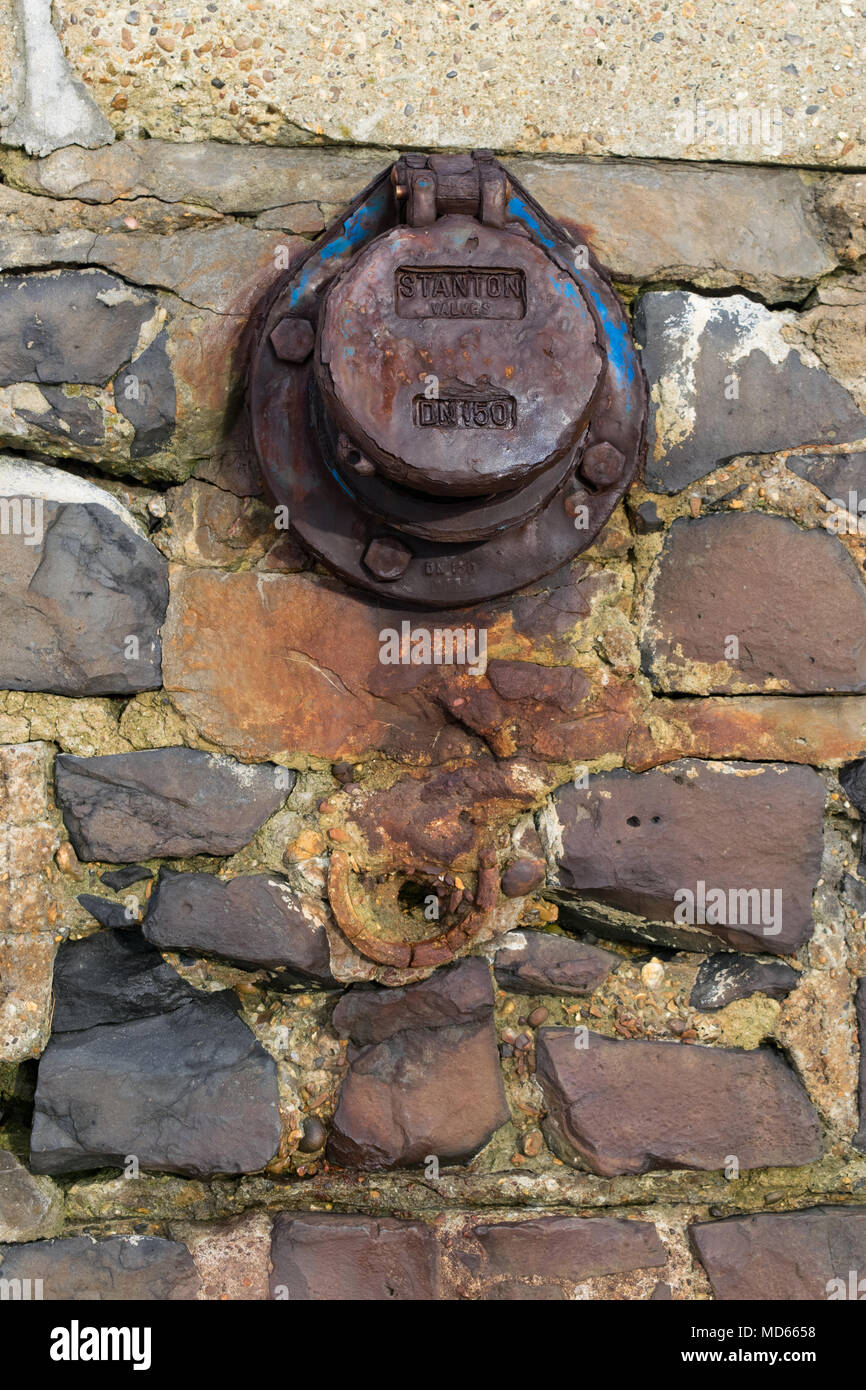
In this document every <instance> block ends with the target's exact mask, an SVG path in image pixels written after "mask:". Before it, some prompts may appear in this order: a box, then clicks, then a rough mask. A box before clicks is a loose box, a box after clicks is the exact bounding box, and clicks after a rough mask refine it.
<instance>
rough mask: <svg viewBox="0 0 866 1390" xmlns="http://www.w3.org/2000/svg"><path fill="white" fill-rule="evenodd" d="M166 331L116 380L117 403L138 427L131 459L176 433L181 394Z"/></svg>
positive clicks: (143, 454) (148, 450) (154, 449)
mask: <svg viewBox="0 0 866 1390" xmlns="http://www.w3.org/2000/svg"><path fill="white" fill-rule="evenodd" d="M167 342H168V334H167V333H166V332H165V330H163V332H162V333H160V334H158V336H157V337H156V338H154V340H153V342H152V343H151V344H150V347H148V348H145V350H144V352H143V353H142V354H141V356H140V357H136V359H135V361H134V362H131V363H130V365H129V366H128V367H127V368H126V370H125V371H123V372H120V373H118V375H117V377H116V378H115V381H114V404H115V405H116V406H117V408H118V410H119V411H120V413H121V415H124V416H125V417H126V419H127V420H128V421H129V423H130V424H131V425H132V427H133V429H134V430H135V435H134V438H133V441H132V444H131V445H130V447H129V456H130V458H133V459H137V458H146V457H147V456H148V454H155V453H156V451H157V449H161V448H162V447H163V446H164V445H165V444H167V443H168V441H169V439H170V438H171V436H172V434H173V433H174V422H175V411H176V409H177V393H176V391H175V387H174V377H173V376H172V371H171V364H170V362H169V360H168V352H167V351H166V344H167Z"/></svg>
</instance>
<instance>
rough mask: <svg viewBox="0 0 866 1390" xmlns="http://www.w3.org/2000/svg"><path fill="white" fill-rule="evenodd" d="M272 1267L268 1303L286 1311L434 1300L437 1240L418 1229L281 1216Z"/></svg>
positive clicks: (407, 1224)
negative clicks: (298, 1306) (281, 1303)
mask: <svg viewBox="0 0 866 1390" xmlns="http://www.w3.org/2000/svg"><path fill="white" fill-rule="evenodd" d="M271 1260H272V1261H273V1272H272V1273H271V1297H272V1298H274V1299H286V1298H287V1299H288V1300H289V1302H290V1303H291V1302H296V1301H298V1300H300V1301H302V1302H309V1301H321V1300H328V1301H335V1300H340V1301H343V1300H351V1301H353V1302H355V1301H358V1302H370V1301H373V1300H375V1301H378V1302H390V1301H391V1300H394V1301H402V1302H407V1301H412V1302H426V1301H429V1300H430V1299H435V1298H438V1296H439V1273H438V1256H437V1247H436V1239H435V1236H434V1234H433V1232H432V1230H430V1228H429V1227H427V1226H425V1225H424V1224H423V1223H422V1222H420V1221H397V1220H394V1219H393V1218H391V1217H381V1218H379V1219H378V1220H376V1219H374V1218H373V1217H369V1216H338V1215H336V1214H334V1215H319V1214H318V1213H317V1214H315V1215H313V1214H310V1215H305V1216H292V1215H291V1214H290V1213H289V1212H280V1213H279V1215H278V1216H276V1217H275V1219H274V1230H273V1238H272V1242H271Z"/></svg>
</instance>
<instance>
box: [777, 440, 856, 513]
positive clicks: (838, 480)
mask: <svg viewBox="0 0 866 1390" xmlns="http://www.w3.org/2000/svg"><path fill="white" fill-rule="evenodd" d="M785 467H786V468H790V470H791V472H792V473H796V474H797V476H798V477H800V478H805V479H806V482H807V483H814V485H815V487H818V488H820V489H821V491H822V492H823V494H824V496H825V497H829V498H831V499H833V500H834V501H838V502H840V503H842V504H843V505H844V506H845V507H847V506H848V494H849V493H851V492H856V493H857V496H858V499H859V500H860V501H863V500H866V497H864V489H866V453H863V452H861V453H852V454H791V455H790V457H789V458H787V459H786V460H785ZM853 510H854V513H855V515H856V513H857V508H856V507H855V508H854V509H853Z"/></svg>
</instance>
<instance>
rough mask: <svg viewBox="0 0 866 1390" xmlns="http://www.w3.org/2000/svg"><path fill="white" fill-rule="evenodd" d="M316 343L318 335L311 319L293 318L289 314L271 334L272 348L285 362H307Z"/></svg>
mask: <svg viewBox="0 0 866 1390" xmlns="http://www.w3.org/2000/svg"><path fill="white" fill-rule="evenodd" d="M315 342H316V333H315V329H314V328H313V325H312V324H311V323H310V321H309V319H298V318H293V317H292V315H291V314H287V315H286V317H285V318H284V319H280V321H279V323H278V324H277V326H276V328H275V329H274V330H273V332H272V333H271V347H272V348H273V349H274V352H275V353H276V354H277V356H278V357H279V358H280V360H281V361H283V362H297V363H300V362H306V360H307V358H308V357H309V355H310V353H311V352H312V351H313V347H314V345H315Z"/></svg>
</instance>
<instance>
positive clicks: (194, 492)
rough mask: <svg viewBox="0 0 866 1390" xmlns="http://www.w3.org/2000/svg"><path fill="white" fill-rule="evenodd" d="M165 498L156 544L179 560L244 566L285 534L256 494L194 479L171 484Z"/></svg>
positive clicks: (232, 567) (272, 513) (172, 557)
mask: <svg viewBox="0 0 866 1390" xmlns="http://www.w3.org/2000/svg"><path fill="white" fill-rule="evenodd" d="M165 500H166V506H167V508H168V515H167V516H166V518H165V521H164V522H163V523H162V525H161V527H160V529H159V532H158V534H157V537H156V543H157V545H158V546H159V548H160V550H161V551H162V552H163V554H164V555H167V556H168V558H169V559H170V560H175V561H177V562H178V563H179V564H184V565H195V566H201V565H204V566H208V567H213V568H217V567H224V568H226V569H234V568H236V567H238V566H240V565H244V567H245V568H246V567H248V566H249V565H251V564H255V563H256V562H258V561H260V560H262V559H263V558H264V556H265V555H266V553H267V551H268V550H269V548H271V547H272V546H274V545H275V544H276V543H277V541H278V540H279V539H280V537H281V535H282V537H283V538H285V532H282V533H280V532H278V531H277V530H276V529H275V527H274V512H273V509H272V508H271V507H267V506H266V505H265V504H264V502H261V501H259V499H258V498H256V497H234V496H232V494H231V493H230V492H226V491H225V490H224V489H223V488H219V487H211V486H210V485H209V484H208V483H203V482H199V481H198V480H197V479H190V480H189V482H186V483H184V484H183V486H182V487H178V488H171V489H170V490H169V491H168V492H167V493H166V499H165ZM298 568H301V566H298Z"/></svg>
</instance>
